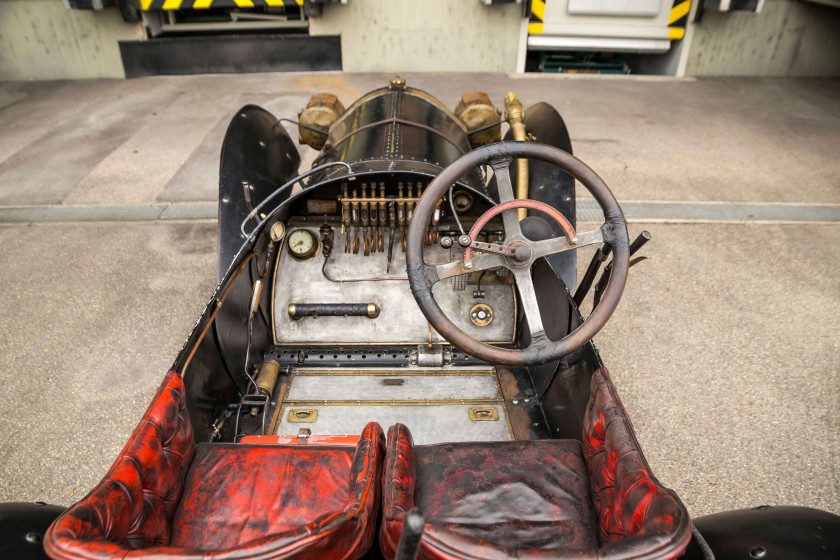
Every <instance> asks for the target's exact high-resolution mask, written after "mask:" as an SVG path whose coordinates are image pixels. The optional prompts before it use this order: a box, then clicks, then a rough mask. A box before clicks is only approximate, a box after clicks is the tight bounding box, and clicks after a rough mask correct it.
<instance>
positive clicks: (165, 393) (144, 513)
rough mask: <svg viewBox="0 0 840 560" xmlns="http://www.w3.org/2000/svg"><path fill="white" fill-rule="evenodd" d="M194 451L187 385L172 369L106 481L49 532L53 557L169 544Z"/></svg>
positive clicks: (106, 553)
mask: <svg viewBox="0 0 840 560" xmlns="http://www.w3.org/2000/svg"><path fill="white" fill-rule="evenodd" d="M194 451H195V442H194V440H193V431H192V425H191V424H190V418H189V414H188V412H187V409H186V397H185V392H184V383H183V381H182V380H181V376H180V375H179V374H178V373H177V372H175V371H170V372H169V373H168V374H167V375H166V377H165V378H164V380H163V383H162V384H161V386H160V387H159V388H158V390H157V393H156V394H155V397H154V398H153V399H152V403H151V405H150V406H149V408H148V409H147V410H146V413H145V414H144V415H143V418H142V420H141V421H140V423H139V424H138V425H137V427H136V428H135V429H134V432H133V433H132V434H131V437H130V438H129V439H128V443H126V445H125V447H124V448H123V450H122V452H121V453H120V455H119V456H118V457H117V460H116V461H115V462H114V464H113V465H112V466H111V468H110V470H109V471H108V474H106V475H105V478H103V479H102V481H101V482H100V483H99V484H98V485H97V486H96V487H95V488H94V489H93V490H91V491H90V493H89V494H88V495H87V496H85V497H84V498H83V499H82V500H80V501H79V502H77V503H76V504H74V505H73V506H71V507H70V508H69V509H68V510H67V511H65V512H64V513H63V514H62V515H61V516H60V517H59V518H58V519H57V520H56V521H55V523H53V525H52V526H51V527H50V529H49V530H48V531H47V533H46V535H45V536H44V547H45V549H46V551H47V553H48V554H49V555H50V556H51V557H52V558H60V559H65V558H66V559H76V558H89V557H90V552H91V551H90V549H91V546H93V548H94V549H96V551H97V556H102V557H107V556H109V555H111V556H113V557H117V556H122V555H123V554H124V553H125V551H126V550H132V549H142V548H148V547H152V546H161V545H166V544H168V543H169V538H170V530H171V529H170V528H171V523H172V515H173V514H174V512H175V508H176V507H177V506H178V502H179V501H180V499H181V491H182V489H183V483H184V476H185V475H186V472H187V470H188V469H189V466H190V463H191V462H192V458H193V453H194ZM91 541H96V544H95V545H91V544H90V543H91Z"/></svg>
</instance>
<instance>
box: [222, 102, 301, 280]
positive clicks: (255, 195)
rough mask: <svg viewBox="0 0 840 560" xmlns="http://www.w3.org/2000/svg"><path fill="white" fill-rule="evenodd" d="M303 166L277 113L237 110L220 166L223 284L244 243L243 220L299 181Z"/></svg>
mask: <svg viewBox="0 0 840 560" xmlns="http://www.w3.org/2000/svg"><path fill="white" fill-rule="evenodd" d="M298 167H300V154H299V153H298V151H297V148H295V144H294V142H293V141H292V139H291V138H290V137H289V135H288V133H287V132H286V129H285V128H283V127H282V126H281V125H280V124H279V123H278V122H277V119H275V118H274V115H272V114H271V113H269V112H268V111H266V110H265V109H263V108H262V107H257V106H256V105H246V106H245V107H242V108H241V109H240V110H239V111H237V113H236V116H234V117H233V119H232V120H231V121H230V126H228V130H227V134H225V141H224V142H223V143H222V155H221V158H220V162H219V263H218V275H217V276H218V280H221V279H222V277H223V276H224V275H225V272H227V269H228V267H229V266H230V264H231V262H232V261H233V257H235V256H236V253H237V251H239V248H240V247H241V246H242V243H243V242H244V241H245V238H244V236H243V235H242V233H241V232H240V229H239V226H240V224H241V223H242V220H244V219H245V216H247V215H248V213H249V212H250V211H251V210H253V209H254V208H255V207H256V206H258V205H259V204H260V202H262V201H263V200H265V199H266V197H268V195H270V194H271V193H273V192H274V191H275V189H277V187H279V186H281V185H282V184H284V183H286V182H288V181H289V180H290V179H292V178H293V177H296V176H297V174H298ZM286 197H288V194H286V195H284V196H283V197H281V198H280V199H278V200H277V202H278V203H279V202H281V201H282V200H283V199H284V198H286ZM251 227H253V224H252V225H251Z"/></svg>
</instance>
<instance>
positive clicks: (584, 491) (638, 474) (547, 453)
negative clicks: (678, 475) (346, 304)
mask: <svg viewBox="0 0 840 560" xmlns="http://www.w3.org/2000/svg"><path fill="white" fill-rule="evenodd" d="M584 423H585V426H584V434H583V436H584V437H583V445H581V444H580V443H579V442H578V441H576V440H547V441H519V442H498V443H463V444H442V445H433V446H417V447H415V446H414V444H413V442H412V440H411V434H410V433H409V432H408V429H407V428H406V427H405V426H402V425H400V424H397V425H396V426H393V427H392V428H391V429H390V430H389V431H388V447H387V452H386V458H385V476H384V479H383V490H382V500H383V521H382V528H381V531H380V536H379V542H380V547H381V549H382V552H383V554H384V555H385V557H386V558H393V557H394V553H395V549H396V546H397V543H398V541H399V536H400V533H401V531H402V520H403V518H404V516H405V513H406V512H408V511H409V510H410V509H411V508H412V507H415V506H417V507H419V508H420V510H421V511H422V512H423V513H424V515H425V516H426V527H425V532H424V534H423V538H422V541H421V546H420V555H419V557H420V558H421V559H423V560H429V559H445V560H454V559H478V558H486V559H499V560H502V559H505V560H507V559H509V558H519V559H526V558H535V559H536V558H564V557H565V558H592V559H595V558H598V559H616V560H618V559H622V560H623V559H632V558H645V559H653V558H666V559H670V558H676V557H678V556H680V555H681V554H682V553H683V552H684V551H685V548H686V546H687V545H688V542H689V540H690V538H691V524H690V520H689V517H688V513H687V512H686V510H685V507H684V506H683V505H682V503H681V502H680V501H679V499H678V498H676V497H675V496H674V495H672V494H671V493H670V492H669V491H668V490H666V489H665V488H663V487H662V486H661V485H660V484H659V482H658V481H657V480H656V479H655V478H654V477H653V475H652V474H651V473H650V469H649V467H648V466H647V463H646V462H645V460H644V456H643V455H642V452H641V449H640V448H639V445H638V442H637V441H636V438H635V435H634V433H633V430H632V427H631V425H630V421H629V419H628V418H627V413H626V411H625V410H624V407H623V406H622V404H621V401H620V400H619V399H618V396H617V394H616V392H615V387H614V386H613V385H612V381H611V380H610V378H609V374H608V372H607V371H606V369H601V370H599V371H597V372H596V373H595V374H594V376H593V378H592V384H591V394H590V402H589V404H588V407H587V411H586V416H585V420H584Z"/></svg>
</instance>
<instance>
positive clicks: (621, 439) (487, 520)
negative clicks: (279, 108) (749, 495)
mask: <svg viewBox="0 0 840 560" xmlns="http://www.w3.org/2000/svg"><path fill="white" fill-rule="evenodd" d="M503 113H504V114H502V112H500V111H498V110H496V109H495V108H494V107H493V105H492V103H491V102H490V100H489V98H488V97H487V96H486V95H484V94H480V93H477V92H473V93H469V94H466V95H464V97H463V98H462V100H461V103H460V104H459V105H458V107H456V108H455V110H454V111H452V110H450V109H448V108H447V107H446V106H444V105H443V104H442V103H441V102H439V101H438V100H436V99H435V98H434V97H432V96H431V95H429V94H428V93H425V92H422V91H419V90H416V89H413V88H411V87H409V86H408V85H407V84H406V83H405V80H402V79H399V78H395V79H392V80H391V81H390V82H389V83H388V84H387V85H386V86H385V87H382V88H380V89H377V90H375V91H372V92H370V93H368V94H367V95H364V96H363V97H361V98H360V99H358V100H357V101H355V102H354V103H353V104H351V105H350V106H348V108H347V109H344V107H343V106H342V105H341V103H340V102H339V101H338V99H337V97H336V96H334V95H331V94H318V95H315V96H314V97H313V98H312V100H311V101H310V103H309V105H308V106H307V107H306V108H305V109H304V110H303V111H302V112H301V114H300V115H298V120H297V121H294V122H295V123H296V124H297V126H298V128H299V133H300V139H301V142H302V143H306V144H308V145H309V146H312V147H314V148H316V149H317V150H319V151H318V155H317V157H316V158H315V160H314V163H313V164H312V167H311V168H310V169H308V170H301V169H299V166H300V162H301V157H300V155H299V152H298V150H297V148H296V147H295V145H294V142H293V141H292V139H291V138H290V136H289V135H288V133H287V132H286V130H285V128H284V127H283V125H282V119H281V120H278V119H277V118H276V117H275V116H274V115H271V114H269V113H268V112H267V111H265V110H263V109H261V108H259V107H256V106H253V105H249V106H246V107H244V108H242V109H241V110H240V111H239V112H238V113H237V114H236V116H234V118H233V120H232V122H231V124H230V127H229V129H228V131H227V135H226V138H225V141H224V146H223V149H222V155H221V166H220V199H219V280H220V283H219V286H218V288H217V290H216V292H215V293H214V294H213V296H212V298H211V299H210V301H209V303H208V305H207V307H206V309H205V311H204V313H203V314H202V316H201V317H200V318H199V319H198V321H197V323H196V325H195V328H194V330H193V332H192V334H191V335H190V337H189V339H188V341H187V342H186V344H185V345H184V347H183V349H182V351H181V352H180V354H179V355H178V357H177V359H176V360H175V363H174V364H173V366H172V368H171V371H170V372H169V373H168V374H167V376H166V377H165V379H164V381H163V384H162V385H161V387H160V389H159V390H158V393H157V394H156V396H155V397H154V400H153V401H152V404H151V405H150V407H149V409H148V410H147V412H146V414H145V416H144V417H143V419H142V420H141V422H140V423H139V424H138V426H137V428H136V429H135V431H134V433H133V434H132V436H131V438H130V439H129V441H128V443H127V444H126V446H125V448H124V449H123V451H122V453H121V454H120V456H119V457H118V458H117V460H116V462H115V463H114V465H113V467H112V468H111V470H110V471H109V472H108V474H107V475H106V477H105V478H104V479H103V481H102V482H101V483H100V484H99V485H98V486H97V487H96V488H94V489H93V490H92V491H91V492H90V493H89V494H88V495H87V496H86V497H85V498H84V499H82V500H81V501H80V502H78V503H77V504H75V505H74V506H72V507H71V508H70V509H69V510H67V511H66V512H65V513H64V514H62V516H61V517H59V519H58V520H57V521H56V522H55V523H54V524H53V526H52V527H51V529H50V530H49V532H48V533H47V535H46V537H45V548H46V551H47V553H48V554H49V555H50V556H51V557H52V558H55V559H79V558H156V559H163V558H195V559H198V558H202V559H205V558H214V559H221V558H225V559H234V558H235V559H244V558H284V559H285V558H295V559H297V558H301V559H303V558H307V559H309V558H336V559H339V558H341V559H357V558H386V559H389V560H390V559H393V558H399V559H401V560H402V559H410V558H412V559H413V558H418V557H419V558H423V559H432V558H435V559H456V558H457V559H479V558H481V559H485V558H487V559H489V558H492V559H509V558H520V559H524V558H621V559H629V558H646V559H647V558H674V557H677V556H679V555H681V554H682V553H683V552H684V551H685V549H686V547H687V546H688V543H689V540H690V539H691V521H690V519H689V516H688V513H687V511H686V509H685V507H684V506H683V504H682V502H681V501H680V499H679V498H678V497H677V496H676V495H675V494H674V493H673V492H671V491H670V490H668V489H666V488H664V487H663V486H662V485H661V484H660V483H659V482H658V481H657V479H656V478H655V477H654V475H653V473H652V472H651V469H650V467H649V466H648V464H647V462H646V460H645V457H644V455H643V454H642V451H641V449H640V447H639V445H638V442H637V441H636V438H635V435H634V432H633V428H632V426H631V423H630V420H629V418H628V416H627V412H626V410H625V409H624V407H623V405H622V403H621V400H620V399H619V397H618V395H617V392H616V389H615V386H614V385H613V383H612V381H611V379H610V375H609V373H608V371H607V369H606V368H605V367H604V364H603V363H602V360H601V357H600V356H599V354H598V352H597V350H596V349H595V347H594V345H593V344H592V338H593V337H594V336H595V334H596V333H597V332H598V331H599V330H600V329H601V328H603V327H604V326H605V324H606V323H607V321H608V319H609V318H610V316H611V315H612V313H613V311H614V310H615V309H616V307H617V305H618V303H619V299H620V297H621V293H622V291H623V289H624V285H625V280H626V278H627V274H628V270H629V263H630V255H631V253H632V251H633V250H634V249H635V248H636V247H638V243H635V244H631V243H630V242H629V241H630V240H629V238H628V232H627V227H626V224H625V221H624V217H623V214H622V212H621V209H620V207H619V205H618V203H617V201H616V200H615V198H614V196H613V195H612V193H611V192H610V190H609V188H608V187H607V186H606V185H605V184H604V182H603V181H602V180H601V179H600V177H598V175H597V174H596V173H595V172H594V171H593V170H591V169H590V168H589V167H587V166H586V165H585V164H584V163H583V162H581V161H580V160H578V159H576V158H575V157H573V156H572V155H571V144H570V141H569V137H568V133H567V132H566V128H565V125H564V123H563V120H562V118H561V117H560V115H559V114H558V113H557V111H556V110H555V109H554V108H552V107H551V106H550V105H548V104H547V103H538V104H536V105H534V106H532V107H529V108H528V109H527V110H526V109H524V108H523V106H522V105H521V103H520V102H519V100H518V99H517V97H516V96H515V95H514V94H508V95H507V96H506V98H505V110H504V112H503ZM504 123H507V125H506V126H507V127H508V131H507V135H506V137H505V138H504V139H503V138H502V135H501V131H502V125H503V124H504ZM575 180H577V181H578V182H579V184H580V185H581V186H582V187H583V189H585V190H586V191H587V192H588V193H590V194H591V195H592V197H594V199H595V201H596V202H597V204H598V205H599V206H600V208H601V210H602V212H603V216H604V219H603V223H602V224H598V225H594V226H593V227H591V228H587V229H583V230H582V231H579V230H578V227H577V221H576V217H575ZM590 245H594V246H597V247H598V249H597V251H596V253H595V257H594V258H593V260H592V264H591V265H590V267H589V270H588V271H587V274H586V275H585V276H584V277H583V278H582V279H581V280H580V281H578V280H577V277H576V250H577V249H579V248H582V247H587V246H590ZM631 245H635V247H633V246H631ZM590 252H591V249H590ZM610 258H611V261H610V264H609V266H608V267H607V268H606V269H605V271H604V272H603V275H602V276H601V277H600V278H601V280H600V281H598V282H596V281H597V280H598V273H599V267H600V265H601V264H602V263H604V262H605V261H606V260H607V259H610ZM593 284H597V286H596V293H595V296H594V297H595V298H596V299H595V305H594V309H593V311H592V312H591V313H590V314H588V316H587V317H584V316H583V315H582V314H581V312H580V307H581V302H582V301H583V298H584V297H585V296H586V295H587V293H588V292H589V291H590V288H591V287H592V285H593Z"/></svg>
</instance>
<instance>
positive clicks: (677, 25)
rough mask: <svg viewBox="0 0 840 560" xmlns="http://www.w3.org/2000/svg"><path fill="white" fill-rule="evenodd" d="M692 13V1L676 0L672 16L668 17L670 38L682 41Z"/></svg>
mask: <svg viewBox="0 0 840 560" xmlns="http://www.w3.org/2000/svg"><path fill="white" fill-rule="evenodd" d="M690 11H691V0H674V7H673V8H671V15H670V16H668V38H669V39H682V38H683V37H684V36H685V27H686V25H688V12H690Z"/></svg>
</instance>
